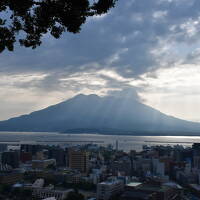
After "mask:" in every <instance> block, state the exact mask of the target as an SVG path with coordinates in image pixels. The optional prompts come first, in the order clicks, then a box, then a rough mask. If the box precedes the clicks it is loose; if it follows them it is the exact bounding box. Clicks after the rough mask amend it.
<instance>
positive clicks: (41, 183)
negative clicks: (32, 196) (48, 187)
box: [32, 178, 44, 188]
mask: <svg viewBox="0 0 200 200" xmlns="http://www.w3.org/2000/svg"><path fill="white" fill-rule="evenodd" d="M43 186H44V179H42V178H40V179H37V180H36V181H35V182H34V183H33V185H32V188H42V187H43Z"/></svg>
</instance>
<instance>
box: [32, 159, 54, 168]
mask: <svg viewBox="0 0 200 200" xmlns="http://www.w3.org/2000/svg"><path fill="white" fill-rule="evenodd" d="M55 165H56V160H55V159H47V160H32V168H33V169H45V168H47V167H48V166H55Z"/></svg>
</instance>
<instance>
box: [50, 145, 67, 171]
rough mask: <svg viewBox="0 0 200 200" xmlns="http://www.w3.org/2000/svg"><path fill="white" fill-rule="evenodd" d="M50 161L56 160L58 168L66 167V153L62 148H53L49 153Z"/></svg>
mask: <svg viewBox="0 0 200 200" xmlns="http://www.w3.org/2000/svg"><path fill="white" fill-rule="evenodd" d="M48 154H49V155H48V156H49V159H52V158H53V159H56V165H57V166H58V167H66V164H67V161H66V152H65V151H64V150H63V149H61V148H58V147H57V148H51V149H49V151H48Z"/></svg>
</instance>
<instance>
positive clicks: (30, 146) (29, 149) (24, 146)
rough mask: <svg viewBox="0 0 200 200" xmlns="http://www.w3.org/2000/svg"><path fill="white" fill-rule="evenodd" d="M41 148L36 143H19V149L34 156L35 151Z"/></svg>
mask: <svg viewBox="0 0 200 200" xmlns="http://www.w3.org/2000/svg"><path fill="white" fill-rule="evenodd" d="M41 150H42V146H41V145H36V144H22V145H21V151H23V152H29V153H31V154H32V156H35V155H36V153H37V152H38V151H41Z"/></svg>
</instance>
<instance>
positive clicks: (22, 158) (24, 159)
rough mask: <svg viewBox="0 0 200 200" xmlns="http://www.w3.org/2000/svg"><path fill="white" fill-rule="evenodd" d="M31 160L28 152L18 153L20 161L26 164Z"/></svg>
mask: <svg viewBox="0 0 200 200" xmlns="http://www.w3.org/2000/svg"><path fill="white" fill-rule="evenodd" d="M31 160H32V154H31V153H30V152H20V161H21V162H22V163H26V162H28V161H31Z"/></svg>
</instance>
